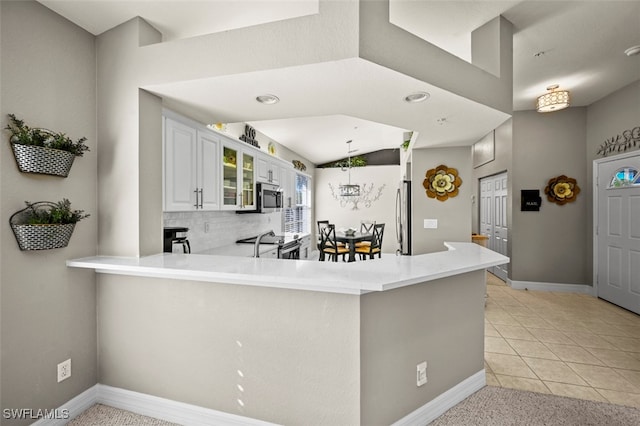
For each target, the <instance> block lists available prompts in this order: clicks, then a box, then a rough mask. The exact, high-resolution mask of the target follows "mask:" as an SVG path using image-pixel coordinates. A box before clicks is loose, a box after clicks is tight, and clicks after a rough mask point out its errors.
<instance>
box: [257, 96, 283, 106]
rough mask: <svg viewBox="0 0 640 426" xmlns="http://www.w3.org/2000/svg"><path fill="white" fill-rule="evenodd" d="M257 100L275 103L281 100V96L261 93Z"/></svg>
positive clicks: (263, 102)
mask: <svg viewBox="0 0 640 426" xmlns="http://www.w3.org/2000/svg"><path fill="white" fill-rule="evenodd" d="M256 101H258V102H260V103H261V104H265V105H273V104H277V103H278V102H280V98H278V97H277V96H276V95H260V96H258V97H256Z"/></svg>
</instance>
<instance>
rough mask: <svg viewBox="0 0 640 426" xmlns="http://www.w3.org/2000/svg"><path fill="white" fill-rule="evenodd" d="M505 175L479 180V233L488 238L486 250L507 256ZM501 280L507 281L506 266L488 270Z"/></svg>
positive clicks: (506, 188) (506, 187)
mask: <svg viewBox="0 0 640 426" xmlns="http://www.w3.org/2000/svg"><path fill="white" fill-rule="evenodd" d="M507 190H508V186H507V174H506V173H501V174H499V175H496V176H490V177H487V178H484V179H481V180H480V232H481V233H483V234H484V235H486V236H487V237H488V240H487V241H488V245H487V248H489V249H490V250H493V251H495V252H498V253H500V254H503V255H505V256H506V255H507V244H508V223H507ZM488 270H489V271H490V272H491V273H493V274H495V275H496V276H497V277H499V278H501V279H502V280H505V281H506V279H507V275H508V274H507V265H499V266H494V267H491V268H488Z"/></svg>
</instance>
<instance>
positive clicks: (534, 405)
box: [431, 386, 640, 426]
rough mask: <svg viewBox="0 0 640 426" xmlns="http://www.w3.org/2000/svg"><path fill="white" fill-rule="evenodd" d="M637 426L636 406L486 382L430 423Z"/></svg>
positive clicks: (639, 415)
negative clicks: (496, 385) (485, 384)
mask: <svg viewBox="0 0 640 426" xmlns="http://www.w3.org/2000/svg"><path fill="white" fill-rule="evenodd" d="M466 425H473V426H510V425H513V426H515V425H517V426H556V425H562V426H574V425H575V426H637V425H640V410H639V409H637V408H632V407H625V406H622V405H614V404H607V403H604V402H594V401H586V400H582V399H574V398H567V397H563V396H556V395H548V394H543V393H535V392H527V391H521V390H515V389H507V388H499V387H494V386H486V387H484V388H482V389H480V390H479V391H478V392H476V393H474V394H473V395H471V396H470V397H468V398H467V399H465V400H464V401H462V402H461V403H460V404H458V405H456V406H455V407H453V408H451V409H449V410H448V411H447V412H446V413H444V414H443V415H442V416H440V417H438V418H437V419H436V420H435V421H433V422H432V423H431V426H466Z"/></svg>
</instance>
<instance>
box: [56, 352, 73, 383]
mask: <svg viewBox="0 0 640 426" xmlns="http://www.w3.org/2000/svg"><path fill="white" fill-rule="evenodd" d="M69 377H71V358H69V359H68V360H66V361H62V362H61V363H60V364H58V383H60V382H61V381H63V380H66V379H68V378H69Z"/></svg>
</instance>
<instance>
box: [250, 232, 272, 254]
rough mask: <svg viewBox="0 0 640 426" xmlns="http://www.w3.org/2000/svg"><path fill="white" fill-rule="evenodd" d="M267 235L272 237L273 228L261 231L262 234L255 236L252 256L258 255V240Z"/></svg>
mask: <svg viewBox="0 0 640 426" xmlns="http://www.w3.org/2000/svg"><path fill="white" fill-rule="evenodd" d="M267 235H269V236H272V237H274V236H275V235H276V234H274V233H273V229H272V230H271V231H267V232H263V233H262V234H260V235H258V236H257V237H256V242H255V244H254V246H253V257H260V240H261V239H262V237H266V236H267Z"/></svg>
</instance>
